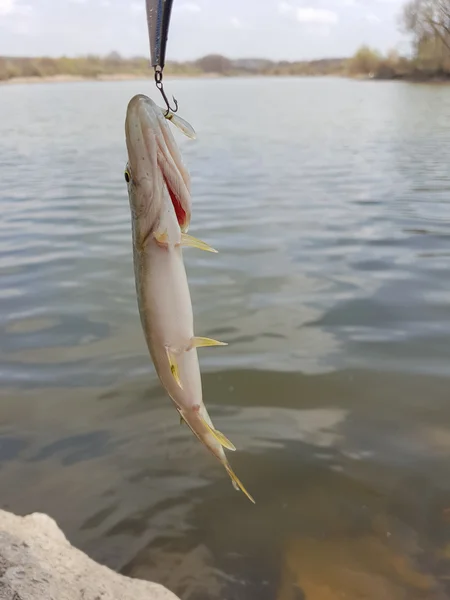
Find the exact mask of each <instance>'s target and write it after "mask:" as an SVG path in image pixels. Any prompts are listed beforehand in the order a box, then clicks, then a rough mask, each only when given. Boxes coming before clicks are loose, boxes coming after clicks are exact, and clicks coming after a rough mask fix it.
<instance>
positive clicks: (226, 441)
mask: <svg viewBox="0 0 450 600" xmlns="http://www.w3.org/2000/svg"><path fill="white" fill-rule="evenodd" d="M198 418H199V419H200V420H201V421H202V423H203V425H204V426H205V427H206V428H207V429H208V430H209V433H210V434H211V435H212V436H213V437H214V438H215V439H216V440H217V441H218V442H219V444H220V445H221V446H223V447H224V448H226V449H227V450H232V451H233V452H235V450H236V446H235V445H234V444H233V443H232V442H230V440H229V439H228V438H226V437H225V436H224V435H223V433H222V432H221V431H218V430H217V429H214V427H211V425H210V424H209V423H208V422H207V421H206V420H205V419H204V418H203V417H202V416H201V415H200V414H199V415H198Z"/></svg>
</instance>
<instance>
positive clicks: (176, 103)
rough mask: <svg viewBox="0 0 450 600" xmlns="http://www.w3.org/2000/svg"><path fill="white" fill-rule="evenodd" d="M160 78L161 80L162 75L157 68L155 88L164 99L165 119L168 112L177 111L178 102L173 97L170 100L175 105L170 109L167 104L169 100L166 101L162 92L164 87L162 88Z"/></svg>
mask: <svg viewBox="0 0 450 600" xmlns="http://www.w3.org/2000/svg"><path fill="white" fill-rule="evenodd" d="M162 78H163V73H162V70H161V69H158V67H157V68H156V69H155V84H156V87H157V88H158V90H159V91H160V92H161V95H162V97H163V98H164V102H165V103H166V106H167V110H166V113H165V115H164V116H165V117H167V116H168V115H169V111H172V112H173V113H176V112H177V110H178V102H177V101H176V99H175V96H172V100H173V102H174V104H175V108H172V107H171V106H170V104H169V100H168V99H167V96H166V93H165V91H164V86H163V82H162Z"/></svg>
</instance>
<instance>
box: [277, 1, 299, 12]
mask: <svg viewBox="0 0 450 600" xmlns="http://www.w3.org/2000/svg"><path fill="white" fill-rule="evenodd" d="M294 10H295V9H294V7H293V6H292V4H288V3H287V2H279V4H278V12H279V13H280V14H282V15H287V14H289V13H291V12H292V11H294Z"/></svg>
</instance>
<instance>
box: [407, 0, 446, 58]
mask: <svg viewBox="0 0 450 600" xmlns="http://www.w3.org/2000/svg"><path fill="white" fill-rule="evenodd" d="M401 21H402V24H403V29H404V30H405V31H407V32H408V33H411V34H412V35H413V38H414V43H415V46H416V51H418V50H419V49H420V46H421V45H422V44H424V43H429V42H430V40H432V39H433V38H434V39H436V38H437V39H438V40H439V41H440V42H441V44H442V45H443V46H445V48H446V49H447V50H448V51H450V0H410V1H409V2H408V3H407V4H405V6H404V7H403V13H402V15H401Z"/></svg>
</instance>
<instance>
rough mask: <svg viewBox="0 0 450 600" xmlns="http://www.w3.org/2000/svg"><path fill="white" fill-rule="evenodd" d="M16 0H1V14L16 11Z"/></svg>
mask: <svg viewBox="0 0 450 600" xmlns="http://www.w3.org/2000/svg"><path fill="white" fill-rule="evenodd" d="M15 4H16V1H15V0H0V15H9V14H10V13H12V12H14V7H15Z"/></svg>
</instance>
